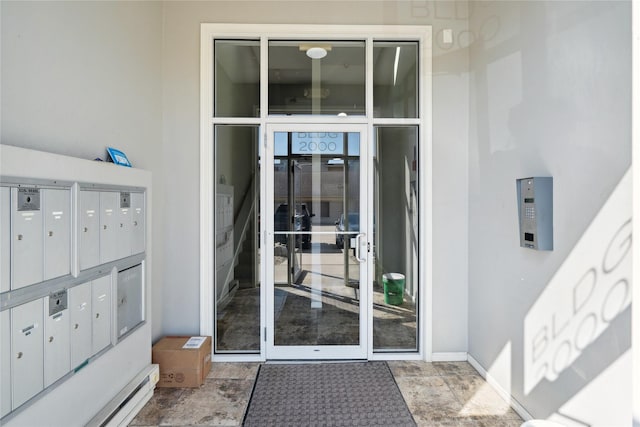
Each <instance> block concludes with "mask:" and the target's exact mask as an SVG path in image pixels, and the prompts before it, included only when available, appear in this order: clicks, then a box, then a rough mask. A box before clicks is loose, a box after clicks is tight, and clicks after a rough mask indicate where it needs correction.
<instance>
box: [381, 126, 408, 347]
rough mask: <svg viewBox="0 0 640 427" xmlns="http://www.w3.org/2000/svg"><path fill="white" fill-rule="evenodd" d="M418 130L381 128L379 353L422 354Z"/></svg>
mask: <svg viewBox="0 0 640 427" xmlns="http://www.w3.org/2000/svg"><path fill="white" fill-rule="evenodd" d="M417 142H418V130H417V127H376V129H375V141H374V146H375V149H374V160H373V161H374V193H373V194H374V242H375V251H374V263H375V265H374V271H375V279H374V287H373V308H374V309H373V349H374V351H417V350H418V341H417V337H418V328H417V325H418V322H417V305H418V300H419V293H418V289H419V286H418V284H419V281H418V260H419V257H418V256H419V253H418V214H419V211H418V206H419V205H418V196H419V188H418V185H417V179H418V171H419V169H418V168H419V164H418V152H417V148H418V143H417Z"/></svg>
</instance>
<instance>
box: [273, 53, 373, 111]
mask: <svg viewBox="0 0 640 427" xmlns="http://www.w3.org/2000/svg"><path fill="white" fill-rule="evenodd" d="M314 48H322V49H324V51H326V56H324V57H323V58H321V59H313V58H311V57H309V56H308V54H307V52H309V51H311V50H312V49H314ZM268 91H269V114H314V115H337V114H340V113H343V114H347V115H349V116H352V115H364V112H365V48H364V42H362V41H350V42H347V41H331V42H313V41H271V42H269V90H268Z"/></svg>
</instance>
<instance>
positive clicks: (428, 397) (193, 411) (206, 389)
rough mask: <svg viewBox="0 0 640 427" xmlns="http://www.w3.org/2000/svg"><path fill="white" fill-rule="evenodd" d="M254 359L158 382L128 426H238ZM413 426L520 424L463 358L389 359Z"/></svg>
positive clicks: (513, 426)
mask: <svg viewBox="0 0 640 427" xmlns="http://www.w3.org/2000/svg"><path fill="white" fill-rule="evenodd" d="M258 366H259V364H258V363H214V364H213V366H212V369H211V372H210V373H209V376H208V377H207V380H206V382H205V384H204V385H203V386H202V387H200V388H199V389H179V388H176V389H172V388H157V389H156V391H155V394H154V396H153V398H152V399H151V400H150V401H149V403H147V405H146V406H145V407H144V408H143V409H142V411H140V413H139V414H138V416H137V417H136V418H135V419H134V420H133V421H132V422H131V424H130V425H131V426H191V425H205V426H239V425H241V424H242V417H243V416H244V411H245V409H246V406H247V403H248V402H249V397H250V396H251V390H252V388H253V382H254V379H255V376H256V374H257V372H258ZM389 366H390V367H391V371H392V372H393V375H394V377H395V379H396V382H397V383H398V386H399V387H400V390H401V392H402V395H403V396H404V399H405V401H406V402H407V405H408V406H409V409H410V410H411V413H412V414H413V417H414V419H415V421H416V423H417V424H418V426H462V427H519V426H520V424H521V423H522V419H521V418H520V417H519V416H518V414H516V413H515V412H514V411H513V410H512V409H511V408H510V407H509V405H508V404H507V403H506V402H505V401H504V400H503V399H502V398H501V397H500V396H499V395H498V394H497V393H496V392H495V390H493V388H492V387H491V386H490V385H489V384H487V383H486V382H485V381H484V379H483V378H482V377H481V376H480V375H479V374H478V373H477V372H476V371H475V369H473V367H472V366H471V365H469V364H468V363H466V362H440V363H426V362H389Z"/></svg>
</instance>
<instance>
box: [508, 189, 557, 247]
mask: <svg viewBox="0 0 640 427" xmlns="http://www.w3.org/2000/svg"><path fill="white" fill-rule="evenodd" d="M516 187H517V194H518V223H519V233H520V246H522V247H523V248H529V249H535V250H548V251H550V250H553V178H551V177H531V178H522V179H518V180H516Z"/></svg>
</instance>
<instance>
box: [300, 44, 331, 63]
mask: <svg viewBox="0 0 640 427" xmlns="http://www.w3.org/2000/svg"><path fill="white" fill-rule="evenodd" d="M300 50H301V51H304V52H305V53H306V54H307V56H308V57H309V58H311V59H322V58H324V57H325V56H327V52H329V51H330V50H331V45H329V44H301V45H300Z"/></svg>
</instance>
